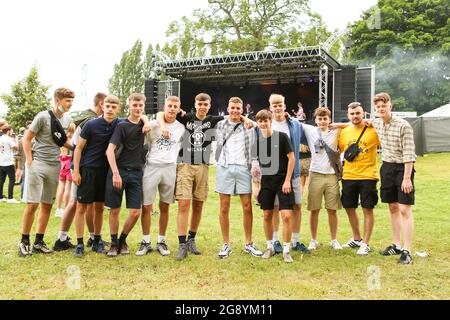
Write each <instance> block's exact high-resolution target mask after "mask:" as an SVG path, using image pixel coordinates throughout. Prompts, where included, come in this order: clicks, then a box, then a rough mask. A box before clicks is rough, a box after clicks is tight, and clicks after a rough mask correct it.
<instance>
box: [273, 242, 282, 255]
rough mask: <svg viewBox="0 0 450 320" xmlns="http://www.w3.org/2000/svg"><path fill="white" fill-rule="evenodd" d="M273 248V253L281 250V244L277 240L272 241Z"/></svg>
mask: <svg viewBox="0 0 450 320" xmlns="http://www.w3.org/2000/svg"><path fill="white" fill-rule="evenodd" d="M273 250H274V251H275V254H277V253H282V252H283V246H282V245H281V242H280V241H279V240H277V241H275V242H274V243H273Z"/></svg>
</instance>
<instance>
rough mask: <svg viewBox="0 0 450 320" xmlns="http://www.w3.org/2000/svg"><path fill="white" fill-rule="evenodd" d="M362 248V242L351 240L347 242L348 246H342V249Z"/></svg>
mask: <svg viewBox="0 0 450 320" xmlns="http://www.w3.org/2000/svg"><path fill="white" fill-rule="evenodd" d="M360 246H361V240H355V239H353V238H351V239H350V240H348V241H347V243H346V244H344V245H343V246H342V248H359V247H360Z"/></svg>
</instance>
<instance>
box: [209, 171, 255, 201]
mask: <svg viewBox="0 0 450 320" xmlns="http://www.w3.org/2000/svg"><path fill="white" fill-rule="evenodd" d="M215 191H216V192H218V193H222V194H228V195H238V194H251V193H252V176H251V174H250V171H249V170H248V167H247V166H240V165H229V166H228V167H222V166H221V165H218V166H217V171H216V188H215Z"/></svg>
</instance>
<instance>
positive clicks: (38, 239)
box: [34, 233, 44, 243]
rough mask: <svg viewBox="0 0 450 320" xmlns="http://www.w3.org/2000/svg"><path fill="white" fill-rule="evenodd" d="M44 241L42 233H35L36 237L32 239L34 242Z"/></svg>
mask: <svg viewBox="0 0 450 320" xmlns="http://www.w3.org/2000/svg"><path fill="white" fill-rule="evenodd" d="M42 241H44V235H43V234H38V233H36V238H35V240H34V243H38V242H42Z"/></svg>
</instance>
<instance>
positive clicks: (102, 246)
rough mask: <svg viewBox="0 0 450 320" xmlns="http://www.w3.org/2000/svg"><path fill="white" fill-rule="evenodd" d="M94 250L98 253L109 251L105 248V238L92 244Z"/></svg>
mask: <svg viewBox="0 0 450 320" xmlns="http://www.w3.org/2000/svg"><path fill="white" fill-rule="evenodd" d="M92 251H93V252H96V253H106V252H108V251H107V250H106V249H105V243H104V241H103V240H100V241H99V242H98V243H97V244H96V245H92Z"/></svg>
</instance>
